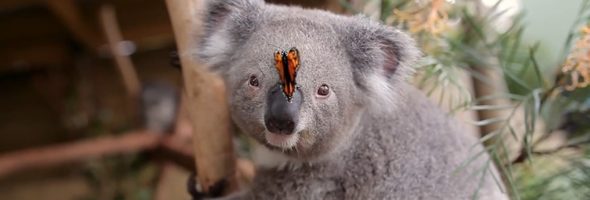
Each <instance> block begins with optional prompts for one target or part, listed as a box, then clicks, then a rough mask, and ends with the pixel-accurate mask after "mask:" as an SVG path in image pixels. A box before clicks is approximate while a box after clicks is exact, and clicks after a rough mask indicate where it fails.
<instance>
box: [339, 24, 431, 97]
mask: <svg viewBox="0 0 590 200" xmlns="http://www.w3.org/2000/svg"><path fill="white" fill-rule="evenodd" d="M340 28H341V29H340V31H339V32H340V33H341V34H342V43H343V44H344V46H345V48H346V51H347V53H348V56H349V58H350V61H351V64H352V67H353V72H354V79H355V80H354V81H355V84H356V85H357V86H358V87H359V88H361V89H363V90H364V91H366V92H367V93H368V95H370V96H372V97H374V98H371V99H373V100H378V101H381V102H378V104H383V103H386V105H390V104H388V103H391V102H394V101H393V100H392V99H391V98H392V96H393V95H391V93H392V92H396V91H395V88H396V86H395V84H396V83H398V82H400V81H404V80H405V79H406V78H407V77H408V76H410V75H411V74H412V73H413V72H414V68H413V66H412V65H413V64H414V62H415V61H416V59H417V58H418V57H419V56H420V52H419V51H418V49H417V48H416V45H415V42H414V40H413V39H412V38H410V37H409V36H408V35H407V34H405V33H403V32H401V31H399V30H397V29H394V28H393V27H389V26H385V25H382V24H379V23H377V22H375V21H372V20H370V19H368V18H366V17H363V16H355V17H354V19H353V20H352V21H349V22H348V23H344V24H343V25H341V26H340ZM383 101H385V102H383Z"/></svg>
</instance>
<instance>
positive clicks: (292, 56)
mask: <svg viewBox="0 0 590 200" xmlns="http://www.w3.org/2000/svg"><path fill="white" fill-rule="evenodd" d="M275 68H276V69H277V72H278V73H279V78H280V80H281V83H280V84H281V87H282V89H283V93H284V94H285V96H287V101H289V102H291V99H292V98H293V94H294V93H295V86H296V85H297V83H296V82H295V78H296V77H297V70H299V50H297V48H295V47H292V48H291V49H289V51H288V52H287V51H284V50H277V52H276V53H275Z"/></svg>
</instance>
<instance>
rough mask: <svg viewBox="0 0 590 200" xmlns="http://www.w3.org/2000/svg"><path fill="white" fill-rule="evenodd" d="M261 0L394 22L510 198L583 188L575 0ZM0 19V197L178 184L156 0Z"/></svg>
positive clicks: (170, 81)
mask: <svg viewBox="0 0 590 200" xmlns="http://www.w3.org/2000/svg"><path fill="white" fill-rule="evenodd" d="M270 2H272V3H279V4H289V5H299V6H303V7H309V8H321V9H327V10H331V11H333V12H337V13H341V14H349V15H350V14H363V15H367V16H369V17H371V18H373V19H375V20H380V21H382V22H383V23H385V24H388V25H391V26H395V27H398V28H401V29H404V30H406V31H408V32H409V33H410V34H411V35H413V36H414V38H416V40H417V41H418V44H419V45H420V47H421V49H423V51H424V53H425V54H426V56H425V58H424V59H423V61H422V62H421V63H420V67H419V68H418V76H417V77H416V78H415V80H413V81H414V82H415V83H416V85H417V86H419V87H420V88H422V89H423V90H424V91H425V92H427V93H428V94H429V95H430V96H431V97H432V99H433V100H434V101H436V102H438V103H439V104H440V105H441V106H442V107H444V108H445V109H447V110H448V111H450V112H451V113H453V114H456V115H457V116H458V117H459V118H460V119H461V120H463V121H465V122H466V123H468V124H471V125H472V126H471V128H472V132H473V134H478V135H480V136H481V138H482V139H481V140H482V142H484V143H485V144H486V145H487V147H488V148H487V150H488V152H489V153H490V154H491V155H492V157H493V158H494V160H493V161H494V162H495V163H496V165H498V166H500V167H499V168H500V169H501V171H502V174H503V175H502V177H498V180H499V181H504V182H505V183H506V184H507V185H508V186H509V187H508V188H507V191H506V192H507V193H509V194H510V195H511V196H512V197H513V199H590V148H589V143H590V89H589V87H588V85H589V83H590V3H589V2H588V1H587V0H569V1H556V0H522V1H521V0H319V1H313V0H301V1H296V0H271V1H270ZM0 30H1V31H0V91H1V94H2V95H1V97H2V98H0V199H8V200H12V199H17V200H20V199H24V200H26V199H89V200H90V199H188V195H187V193H186V190H185V183H186V179H187V177H188V176H189V172H190V171H191V170H192V169H193V168H194V166H193V162H192V146H191V126H190V125H189V124H190V123H188V122H187V121H188V119H187V114H186V112H185V111H184V110H183V107H184V103H183V102H184V101H183V100H182V99H183V95H182V92H181V91H182V83H183V82H182V74H181V70H180V67H179V62H178V56H177V54H176V53H175V52H176V48H175V39H174V34H173V32H172V26H171V23H170V18H169V14H168V12H167V7H166V3H165V1H164V0H116V1H115V0H2V1H0ZM113 52H116V53H113ZM237 151H238V155H244V156H243V157H247V156H246V154H247V151H248V150H247V148H245V147H244V148H237ZM473 154H474V156H478V152H473ZM465 164H466V165H467V164H469V161H466V162H465ZM482 171H485V170H482Z"/></svg>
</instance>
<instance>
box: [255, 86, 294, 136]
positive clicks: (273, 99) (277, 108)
mask: <svg viewBox="0 0 590 200" xmlns="http://www.w3.org/2000/svg"><path fill="white" fill-rule="evenodd" d="M266 101H267V105H268V106H267V107H266V113H265V114H264V123H265V125H266V129H268V131H270V132H273V133H278V134H292V133H293V130H295V126H297V122H298V121H299V109H300V107H301V102H302V101H303V97H302V96H301V92H300V91H298V90H296V91H295V93H293V98H292V99H291V102H289V101H287V97H286V96H285V95H284V94H283V91H282V90H281V86H280V85H277V86H275V87H272V88H271V89H270V90H269V94H268V99H267V100H266Z"/></svg>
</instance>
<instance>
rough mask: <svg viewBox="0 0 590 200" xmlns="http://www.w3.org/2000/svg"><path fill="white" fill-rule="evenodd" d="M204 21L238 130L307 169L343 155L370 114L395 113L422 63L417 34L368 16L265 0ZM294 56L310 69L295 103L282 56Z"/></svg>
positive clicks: (219, 11)
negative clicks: (402, 87) (292, 52)
mask: <svg viewBox="0 0 590 200" xmlns="http://www.w3.org/2000/svg"><path fill="white" fill-rule="evenodd" d="M203 20H204V25H205V26H204V33H203V35H202V36H201V43H200V44H199V48H198V50H197V53H198V55H199V57H200V58H201V59H202V60H203V61H204V62H205V63H206V64H207V65H208V66H209V67H210V69H211V70H213V71H217V72H219V73H220V74H221V75H222V76H223V78H224V79H225V83H226V87H227V89H228V95H229V101H230V102H229V104H230V111H231V116H232V118H233V120H234V121H235V123H236V124H237V125H238V127H240V129H242V130H243V131H244V132H245V133H247V134H249V135H251V136H252V137H254V138H255V139H256V140H258V141H259V142H260V143H262V144H265V145H266V146H267V147H269V148H270V149H274V150H277V151H279V152H283V153H285V154H287V155H289V156H291V157H293V158H296V159H300V160H311V159H316V158H318V157H321V156H325V155H328V154H329V153H331V152H335V151H337V150H338V149H340V147H342V146H343V145H341V144H344V143H346V142H347V141H348V140H350V139H351V138H353V137H352V136H351V134H352V133H353V130H354V129H355V128H356V127H357V126H358V124H359V121H360V120H359V119H360V118H361V116H363V113H364V112H367V111H368V112H376V111H378V110H391V109H392V108H394V107H395V99H396V97H397V96H398V95H400V94H399V91H396V84H400V83H402V82H403V79H404V78H405V77H406V76H408V75H409V74H410V73H411V71H412V68H411V67H410V66H408V65H410V64H411V63H412V62H413V60H415V59H416V57H418V54H419V53H418V51H417V50H416V48H415V47H414V42H413V40H412V39H410V38H409V37H408V36H407V35H405V34H403V33H401V32H400V31H398V30H395V29H393V28H391V27H386V26H383V25H380V24H379V23H376V22H372V21H370V20H368V19H366V18H364V17H360V16H357V17H344V16H338V15H334V14H331V13H328V12H324V11H320V10H307V9H302V8H298V7H285V6H275V5H268V4H265V3H264V2H263V1H262V0H240V1H238V0H216V1H211V2H210V3H208V5H207V7H206V9H205V11H204V18H203ZM292 47H295V48H297V49H298V50H299V60H300V67H299V70H298V72H297V78H296V82H297V87H296V90H295V93H294V96H293V99H292V101H291V102H289V101H287V98H286V97H285V95H284V94H283V92H281V85H280V84H279V83H280V79H279V74H278V72H277V70H276V69H275V57H274V56H275V52H276V51H277V50H289V49H290V48H292Z"/></svg>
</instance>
